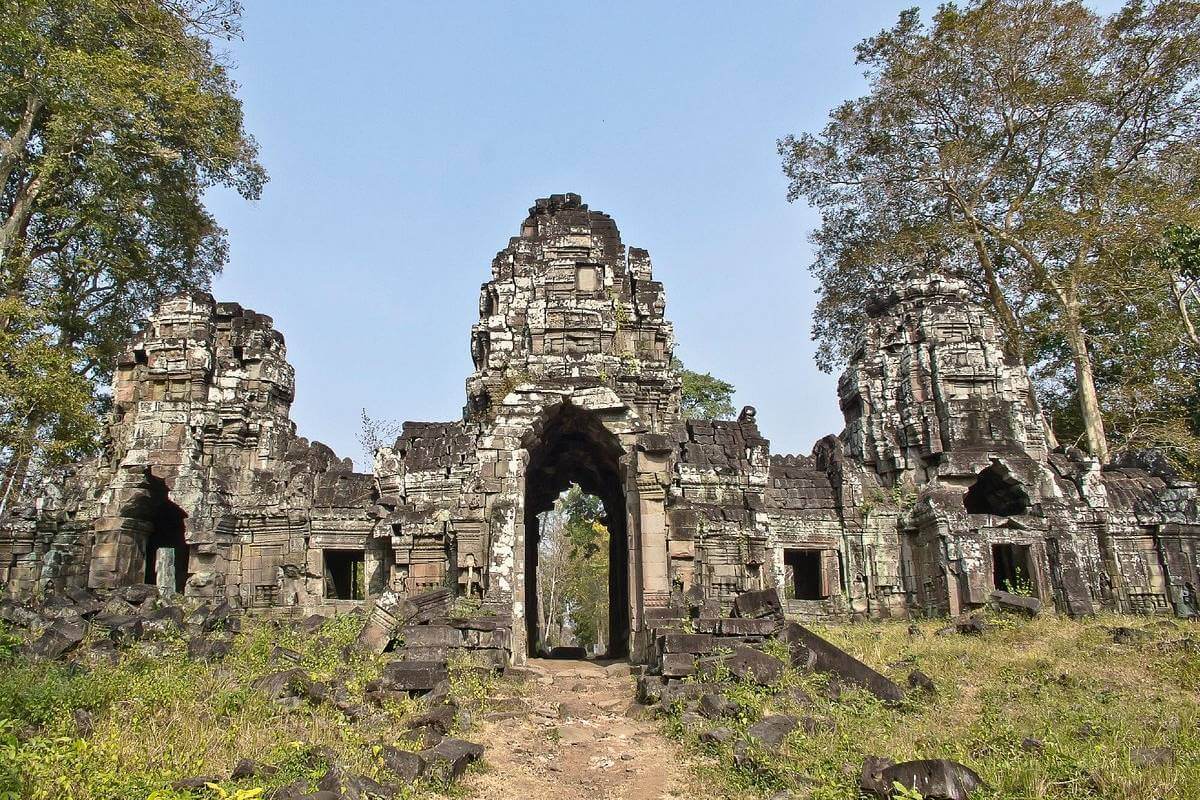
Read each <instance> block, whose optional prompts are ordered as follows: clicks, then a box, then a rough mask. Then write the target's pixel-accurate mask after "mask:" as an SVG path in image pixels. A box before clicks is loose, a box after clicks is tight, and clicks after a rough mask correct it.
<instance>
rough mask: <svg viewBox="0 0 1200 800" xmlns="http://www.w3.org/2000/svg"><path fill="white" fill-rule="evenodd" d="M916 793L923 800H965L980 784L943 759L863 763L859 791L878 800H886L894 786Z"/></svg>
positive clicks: (973, 775) (970, 772) (960, 766)
mask: <svg viewBox="0 0 1200 800" xmlns="http://www.w3.org/2000/svg"><path fill="white" fill-rule="evenodd" d="M897 783H898V784H900V785H901V786H903V787H904V788H905V789H910V790H913V791H916V792H918V793H919V794H920V796H921V797H923V798H925V799H926V800H969V798H970V797H971V795H972V793H974V792H975V791H977V790H978V789H980V788H982V787H983V780H982V779H981V778H980V777H979V775H978V774H976V772H975V771H974V770H972V769H971V768H970V767H967V766H965V765H963V764H960V763H958V762H957V761H950V760H949V759H945V758H931V759H921V760H917V761H905V762H903V763H901V764H896V763H893V762H892V761H891V760H890V759H880V758H873V757H868V758H866V759H865V760H864V761H863V770H862V779H861V781H860V787H861V788H862V790H863V791H865V792H868V793H870V794H873V795H874V796H876V797H879V798H882V800H889V798H891V797H892V794H893V791H894V785H895V784H897Z"/></svg>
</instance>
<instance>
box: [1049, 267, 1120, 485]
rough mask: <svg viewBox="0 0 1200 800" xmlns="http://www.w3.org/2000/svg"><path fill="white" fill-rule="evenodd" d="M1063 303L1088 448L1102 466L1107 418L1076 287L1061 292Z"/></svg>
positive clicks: (1059, 293) (1106, 438)
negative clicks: (1103, 412) (1100, 396)
mask: <svg viewBox="0 0 1200 800" xmlns="http://www.w3.org/2000/svg"><path fill="white" fill-rule="evenodd" d="M1058 295H1059V298H1060V299H1061V300H1062V303H1063V310H1064V312H1065V314H1064V321H1065V323H1066V331H1065V333H1066V336H1067V344H1068V345H1069V346H1070V348H1071V360H1072V361H1073V362H1074V365H1075V388H1076V391H1077V392H1078V394H1079V413H1080V416H1081V417H1082V419H1083V430H1084V433H1085V434H1086V435H1087V441H1088V449H1089V450H1090V451H1091V453H1092V455H1093V456H1095V457H1096V458H1097V459H1099V460H1100V463H1101V464H1107V463H1108V437H1107V436H1106V435H1105V433H1104V417H1103V416H1102V415H1101V414H1100V399H1099V397H1098V396H1097V394H1096V380H1095V378H1094V376H1093V375H1092V359H1091V355H1090V354H1089V353H1088V349H1087V336H1086V335H1085V334H1084V332H1083V323H1082V321H1081V320H1080V309H1079V297H1078V295H1077V293H1076V292H1075V289H1074V287H1071V288H1070V289H1069V290H1067V291H1059V292H1058Z"/></svg>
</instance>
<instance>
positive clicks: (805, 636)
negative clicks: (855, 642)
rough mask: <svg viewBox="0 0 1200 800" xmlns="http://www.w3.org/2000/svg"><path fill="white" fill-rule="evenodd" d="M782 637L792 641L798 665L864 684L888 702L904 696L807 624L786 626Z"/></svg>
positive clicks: (792, 623)
mask: <svg viewBox="0 0 1200 800" xmlns="http://www.w3.org/2000/svg"><path fill="white" fill-rule="evenodd" d="M781 638H782V639H783V640H784V641H786V642H787V643H788V645H789V647H790V650H791V656H792V664H794V665H795V666H797V667H800V668H802V669H808V670H813V671H816V672H827V673H830V674H832V675H836V676H837V677H838V678H839V679H840V680H842V681H845V682H846V683H851V684H854V685H856V686H861V687H862V688H864V689H866V690H867V691H869V692H870V693H871V694H873V695H875V696H876V697H878V698H879V699H880V700H883V701H884V702H888V703H895V702H898V701H900V700H901V699H902V698H903V697H904V690H903V689H901V688H900V687H899V686H898V685H897V684H896V682H895V681H893V680H891V679H890V678H887V677H885V676H883V675H881V674H880V673H878V672H876V671H875V670H873V669H871V668H870V667H868V666H867V665H866V664H864V663H863V662H861V661H859V660H858V659H857V658H855V657H854V656H852V655H850V654H849V653H847V652H846V651H845V650H842V649H841V648H840V647H837V646H836V645H834V644H831V643H830V642H828V641H826V640H825V639H822V638H821V637H820V636H817V635H816V634H815V633H813V632H812V631H810V630H808V628H805V627H804V626H803V625H800V624H798V623H795V622H789V623H788V624H787V625H786V626H785V627H784V629H783V633H782V634H781Z"/></svg>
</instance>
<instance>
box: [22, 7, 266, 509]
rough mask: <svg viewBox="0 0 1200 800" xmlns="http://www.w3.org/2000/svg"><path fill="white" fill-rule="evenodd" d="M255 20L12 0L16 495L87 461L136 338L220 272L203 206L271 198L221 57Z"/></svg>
mask: <svg viewBox="0 0 1200 800" xmlns="http://www.w3.org/2000/svg"><path fill="white" fill-rule="evenodd" d="M240 12H241V8H240V5H239V3H238V2H236V0H0V289H2V295H3V298H4V306H3V309H2V311H0V334H2V335H3V336H4V337H5V340H4V341H5V343H6V346H7V347H9V348H15V350H14V351H13V352H14V355H13V356H12V359H10V360H9V361H8V362H7V363H8V366H7V367H6V369H8V370H9V374H8V375H6V376H4V379H3V380H0V392H5V395H4V396H3V397H0V414H2V415H3V419H0V432H2V435H3V437H4V439H3V441H2V442H0V450H2V452H3V462H4V463H5V464H6V469H7V473H6V476H5V477H6V479H7V480H8V484H9V485H10V486H11V485H12V483H13V481H14V480H18V478H20V477H21V476H23V475H24V474H25V471H26V470H27V469H28V465H29V463H30V460H31V459H37V458H40V457H52V456H56V455H67V454H72V453H74V454H78V453H79V452H80V451H81V450H84V449H86V448H87V447H88V446H89V445H90V443H91V441H92V437H93V435H94V433H95V430H96V424H95V412H97V411H98V410H100V409H101V408H102V407H103V404H104V387H105V386H106V384H107V382H108V380H109V378H110V376H111V370H112V367H113V363H114V356H115V355H116V353H117V352H118V350H119V348H120V347H121V346H122V344H123V342H124V341H125V340H127V339H128V338H129V336H130V335H131V334H132V333H133V332H134V330H135V326H136V324H137V323H138V321H139V320H140V319H142V318H143V317H144V316H145V314H146V313H147V311H149V310H150V309H151V308H153V306H154V305H155V304H156V303H157V302H158V301H159V300H161V299H162V298H163V297H164V296H166V295H169V294H173V293H177V292H181V291H184V290H191V289H205V288H207V287H208V286H209V285H210V283H211V281H212V278H213V276H214V275H216V274H217V273H218V272H219V271H220V270H221V268H222V266H223V265H224V263H225V261H226V257H227V247H226V241H225V232H224V231H223V230H222V229H221V227H220V226H219V225H218V224H217V222H216V220H214V219H213V218H212V216H211V215H210V214H209V213H208V211H207V209H206V208H205V206H204V192H205V190H207V189H209V188H210V187H213V186H225V187H230V188H232V189H234V190H236V191H237V192H239V193H240V194H242V195H243V196H244V197H246V198H257V197H258V196H259V193H260V191H261V189H262V186H263V183H264V181H265V180H266V174H265V172H264V170H263V168H262V167H261V165H260V164H259V163H258V160H257V146H256V144H255V142H254V140H253V138H251V137H250V136H249V135H248V134H247V133H246V131H245V130H244V126H243V120H242V106H241V102H240V100H238V98H237V96H236V88H237V87H236V86H235V84H234V83H233V81H232V80H231V78H230V76H229V72H228V64H227V63H226V61H225V59H224V57H223V56H222V55H221V54H220V53H219V52H218V50H217V49H216V45H217V44H218V43H219V42H220V41H221V40H222V39H228V38H230V37H235V36H238V35H239V28H238V23H239V20H240ZM17 364H23V365H25V366H22V367H19V366H17ZM50 374H57V375H59V376H61V380H59V381H57V383H58V385H59V386H60V387H61V389H62V391H61V392H56V390H55V388H54V387H53V386H52V385H51V383H54V382H46V381H42V380H41V378H37V379H36V380H37V381H40V385H41V386H42V389H43V390H41V391H36V392H31V391H27V390H26V389H22V388H21V387H28V386H29V381H30V380H35V379H34V378H32V377H30V376H35V375H37V376H46V375H50ZM81 380H82V383H81V382H80V381H81ZM89 415H90V416H91V417H92V423H91V424H85V422H86V418H87V417H88V416H89Z"/></svg>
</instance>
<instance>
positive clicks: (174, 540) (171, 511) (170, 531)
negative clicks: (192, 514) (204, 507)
mask: <svg viewBox="0 0 1200 800" xmlns="http://www.w3.org/2000/svg"><path fill="white" fill-rule="evenodd" d="M148 489H149V491H148V493H147V497H146V501H145V510H144V513H145V519H146V520H147V521H148V522H149V523H150V530H149V533H148V534H147V535H146V566H145V574H144V575H143V580H144V582H145V583H148V584H151V585H154V586H158V587H159V588H162V589H174V590H175V591H176V592H182V591H183V590H184V587H185V586H186V585H187V579H188V544H187V539H186V530H185V528H186V526H185V523H184V520H185V519H187V514H185V513H183V509H182V508H180V507H179V506H177V505H175V504H174V503H173V502H171V499H170V497H169V496H168V492H167V484H166V482H165V481H163V480H162V479H161V478H156V477H154V476H153V475H151V476H150V481H149V486H148Z"/></svg>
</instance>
